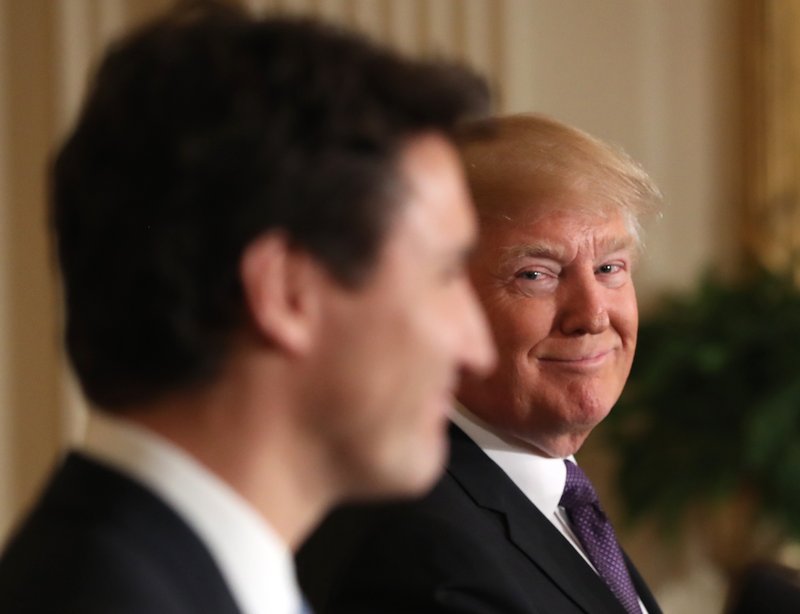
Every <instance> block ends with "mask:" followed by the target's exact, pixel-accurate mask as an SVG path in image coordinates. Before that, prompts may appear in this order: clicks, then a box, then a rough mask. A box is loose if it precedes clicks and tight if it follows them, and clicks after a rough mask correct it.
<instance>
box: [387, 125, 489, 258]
mask: <svg viewBox="0 0 800 614" xmlns="http://www.w3.org/2000/svg"><path fill="white" fill-rule="evenodd" d="M398 170H399V175H400V177H401V182H402V186H403V190H402V196H401V201H402V203H401V205H400V207H399V208H398V211H397V216H396V218H395V220H394V224H393V225H392V228H391V229H390V231H389V237H388V243H391V242H392V240H393V239H394V240H397V239H398V238H403V237H406V238H408V239H410V240H413V241H416V242H417V243H419V244H420V245H421V246H422V245H424V246H425V248H427V249H430V250H433V251H443V250H449V249H452V248H453V247H459V248H460V247H461V246H463V243H464V242H465V241H472V240H473V239H474V236H475V234H476V232H477V230H476V228H477V221H476V215H475V212H474V210H473V208H472V206H471V201H470V198H469V195H468V191H467V187H466V181H465V179H464V175H463V170H462V167H461V165H460V162H459V159H458V155H457V153H456V150H455V148H454V146H453V145H452V144H451V143H450V142H449V141H448V140H447V139H446V138H444V137H443V136H441V135H438V134H436V133H430V134H425V135H421V136H417V137H414V138H413V139H412V140H411V141H409V143H408V144H407V145H406V147H405V148H404V149H403V151H402V153H401V156H400V159H399V163H398Z"/></svg>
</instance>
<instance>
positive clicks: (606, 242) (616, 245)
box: [503, 235, 636, 262]
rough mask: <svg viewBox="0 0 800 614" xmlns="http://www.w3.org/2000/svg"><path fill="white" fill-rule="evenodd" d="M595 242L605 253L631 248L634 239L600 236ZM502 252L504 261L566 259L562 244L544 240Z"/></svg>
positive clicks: (558, 260) (630, 237)
mask: <svg viewBox="0 0 800 614" xmlns="http://www.w3.org/2000/svg"><path fill="white" fill-rule="evenodd" d="M597 243H598V245H597V247H598V252H600V253H602V254H604V255H605V254H612V253H614V252H618V251H621V250H625V249H632V248H633V246H634V245H635V243H636V241H635V239H634V238H633V237H632V236H630V235H625V236H614V237H606V238H601V239H600V240H598V242H597ZM504 252H505V253H504V255H503V261H504V262H508V261H510V260H514V259H516V258H544V259H546V260H554V261H556V262H562V261H563V260H565V259H566V250H565V249H564V248H563V247H562V246H560V245H554V244H552V243H548V242H545V241H541V242H534V243H523V244H520V245H514V246H512V247H508V248H506V249H505V250H504Z"/></svg>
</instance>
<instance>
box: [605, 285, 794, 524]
mask: <svg viewBox="0 0 800 614" xmlns="http://www.w3.org/2000/svg"><path fill="white" fill-rule="evenodd" d="M605 430H606V434H607V436H608V437H609V438H610V442H611V445H612V446H613V449H614V451H615V453H618V454H619V458H620V463H621V465H620V471H619V473H618V484H617V486H618V491H619V493H620V495H621V498H622V500H623V503H624V506H625V510H626V513H627V514H628V517H629V519H631V520H636V519H639V518H642V517H644V516H651V517H655V518H656V519H658V520H659V521H661V523H662V526H666V527H670V526H672V527H674V526H676V523H677V522H678V521H679V520H680V519H681V518H682V516H683V513H684V512H685V511H687V510H688V509H689V508H690V507H691V506H693V505H695V504H696V503H701V504H715V503H720V502H724V501H728V500H730V499H732V498H734V497H736V496H737V495H740V494H741V493H742V492H747V493H748V495H749V496H751V497H753V500H754V501H755V502H756V512H755V513H756V516H757V518H758V519H762V518H763V519H769V520H770V521H772V522H774V523H777V524H778V526H779V527H780V528H781V530H782V532H784V534H785V535H786V536H789V537H793V538H795V539H798V538H800V291H798V288H797V287H796V286H795V284H794V283H793V282H792V280H791V279H790V278H788V277H783V276H779V275H773V274H770V273H766V272H763V271H761V272H759V273H758V274H755V275H752V276H749V277H748V279H747V280H744V281H741V282H737V283H724V282H721V281H719V280H718V279H715V278H713V277H711V276H709V277H707V278H706V279H705V280H703V282H702V283H701V284H700V286H699V288H698V289H697V290H696V291H695V292H694V293H693V294H691V295H690V296H686V297H683V298H675V297H673V298H671V299H668V300H666V301H665V302H664V303H663V304H662V306H661V308H660V309H659V310H658V311H656V312H655V313H653V314H652V315H651V316H649V317H647V318H643V320H642V323H641V325H640V330H639V341H638V347H637V353H636V358H635V360H634V365H633V369H632V372H631V377H630V379H629V381H628V385H627V387H626V389H625V392H624V394H623V396H622V398H621V399H620V402H619V403H618V404H617V406H616V407H615V408H614V411H612V412H611V416H610V417H609V419H608V420H607V424H606V426H605Z"/></svg>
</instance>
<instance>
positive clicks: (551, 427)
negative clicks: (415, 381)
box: [299, 115, 660, 614]
mask: <svg viewBox="0 0 800 614" xmlns="http://www.w3.org/2000/svg"><path fill="white" fill-rule="evenodd" d="M471 134H472V136H470V137H468V138H466V139H465V140H464V141H463V142H462V143H461V153H462V158H463V160H464V163H465V167H466V169H467V175H468V181H469V184H470V188H471V190H472V195H473V198H474V200H475V202H476V205H477V207H478V211H479V217H480V225H481V230H480V240H479V245H478V248H477V250H476V251H475V253H474V254H473V255H472V258H471V262H470V274H471V278H472V281H473V283H474V284H475V287H476V289H477V291H478V295H479V296H480V298H481V301H482V303H483V305H484V308H485V309H486V311H487V314H488V316H489V320H490V324H491V328H492V330H493V333H494V337H495V340H496V343H497V346H498V354H499V361H498V364H497V367H496V369H495V370H494V371H493V372H492V373H491V374H490V375H489V376H488V377H484V376H480V375H476V376H467V377H465V379H464V380H463V382H462V385H461V387H460V390H459V392H458V395H457V398H458V401H459V404H458V405H457V406H456V407H455V408H454V410H453V412H452V416H451V418H452V425H451V429H450V437H451V456H450V460H449V463H448V466H447V472H446V474H445V476H444V477H443V479H442V480H441V481H440V482H439V483H438V484H437V486H436V487H435V488H434V490H433V491H432V492H431V493H430V494H429V495H428V496H427V497H425V498H424V499H423V500H422V501H419V502H412V503H404V504H394V505H388V506H387V505H382V506H372V507H368V508H366V509H364V508H360V509H354V510H353V509H348V510H342V511H341V512H339V513H337V514H335V515H334V516H333V518H332V519H331V520H330V521H329V522H328V523H327V524H326V525H324V526H323V528H322V530H321V531H320V532H319V533H318V534H317V535H315V536H314V537H312V539H311V541H310V543H309V544H308V546H307V547H306V548H305V549H304V550H303V551H302V552H301V556H300V558H299V561H300V577H301V582H303V583H305V584H306V585H307V586H308V589H309V591H310V594H311V596H312V597H313V598H314V601H315V602H316V604H317V605H318V607H319V610H320V612H322V613H323V614H328V613H335V614H340V613H341V614H344V613H345V612H347V613H349V614H367V613H368V612H370V613H371V612H378V611H380V612H381V613H382V614H418V613H426V614H431V613H437V612H439V613H443V614H444V613H452V614H456V613H460V614H468V613H469V614H534V613H539V614H544V613H547V614H553V613H558V614H578V613H582V614H606V613H607V614H625V613H628V614H638V613H644V612H647V613H649V614H657V613H658V612H659V611H660V610H659V607H658V605H657V603H656V602H655V600H654V598H653V596H652V594H651V592H650V590H649V589H648V588H647V586H646V585H645V583H644V581H643V580H642V578H641V576H640V575H639V573H638V572H637V570H636V568H635V567H634V566H633V564H632V563H631V562H630V561H629V560H628V558H627V557H626V556H625V554H624V553H623V551H622V550H621V548H620V546H619V544H618V543H617V540H616V537H615V535H614V531H613V529H612V528H611V525H610V523H609V522H608V521H607V519H606V517H605V515H604V514H603V512H602V509H601V507H600V504H599V502H598V501H597V497H596V495H595V493H594V489H593V488H592V486H591V483H590V482H589V481H588V478H586V476H585V475H584V474H583V472H582V471H581V469H580V468H578V466H577V464H576V462H575V459H574V456H573V455H574V454H575V453H576V452H577V451H578V450H579V449H580V447H581V445H582V444H583V442H584V441H585V440H586V438H587V436H588V435H589V434H590V432H591V431H592V429H593V428H594V427H595V426H597V424H599V423H600V422H601V421H602V420H603V419H604V418H605V417H606V416H607V415H608V413H609V411H611V408H612V406H613V405H614V403H615V402H616V401H617V399H618V398H619V395H620V393H621V392H622V388H623V386H624V384H625V381H626V379H627V377H628V373H629V371H630V368H631V362H632V360H633V354H634V348H635V345H636V332H637V324H638V320H637V304H636V295H635V291H634V286H633V279H632V273H633V270H634V267H635V265H636V260H637V255H638V252H639V250H640V247H641V238H640V219H641V218H642V216H643V215H645V214H646V213H648V212H650V211H652V210H654V209H655V207H656V206H657V205H658V203H659V202H660V195H659V192H658V190H657V189H656V187H655V186H654V185H653V184H652V182H651V180H650V179H649V178H648V176H647V175H646V174H645V173H644V171H643V170H642V169H641V168H640V167H639V166H638V165H637V164H636V163H634V162H633V161H632V160H631V159H630V158H629V157H628V156H627V155H625V154H624V153H622V152H621V151H619V150H617V149H615V148H612V147H610V146H608V145H606V144H605V143H603V142H601V141H599V140H597V139H595V138H593V137H591V136H589V135H588V134H586V133H584V132H582V131H580V130H577V129H574V128H571V127H569V126H566V125H564V124H561V123H559V122H556V121H554V120H552V119H548V118H546V117H542V116H537V115H519V116H510V117H501V118H495V119H490V120H485V121H481V122H477V123H475V124H473V126H472V130H471ZM333 553H335V555H336V558H335V559H333V558H332V557H333Z"/></svg>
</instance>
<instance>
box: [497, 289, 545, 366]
mask: <svg viewBox="0 0 800 614" xmlns="http://www.w3.org/2000/svg"><path fill="white" fill-rule="evenodd" d="M549 311H550V310H549V309H547V308H546V306H543V305H539V304H536V303H534V302H533V301H532V299H524V300H519V301H517V302H515V303H514V304H509V305H502V306H490V307H489V309H488V313H489V322H490V324H491V327H492V332H493V333H494V337H495V340H496V341H497V346H498V352H499V353H500V357H501V360H505V361H506V362H507V359H508V358H510V357H511V356H527V355H528V354H530V352H531V350H533V348H535V347H536V346H537V345H538V344H539V343H540V342H541V341H543V340H544V339H546V338H547V336H548V335H549V334H550V330H551V328H552V320H553V318H552V315H550V313H549Z"/></svg>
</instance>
